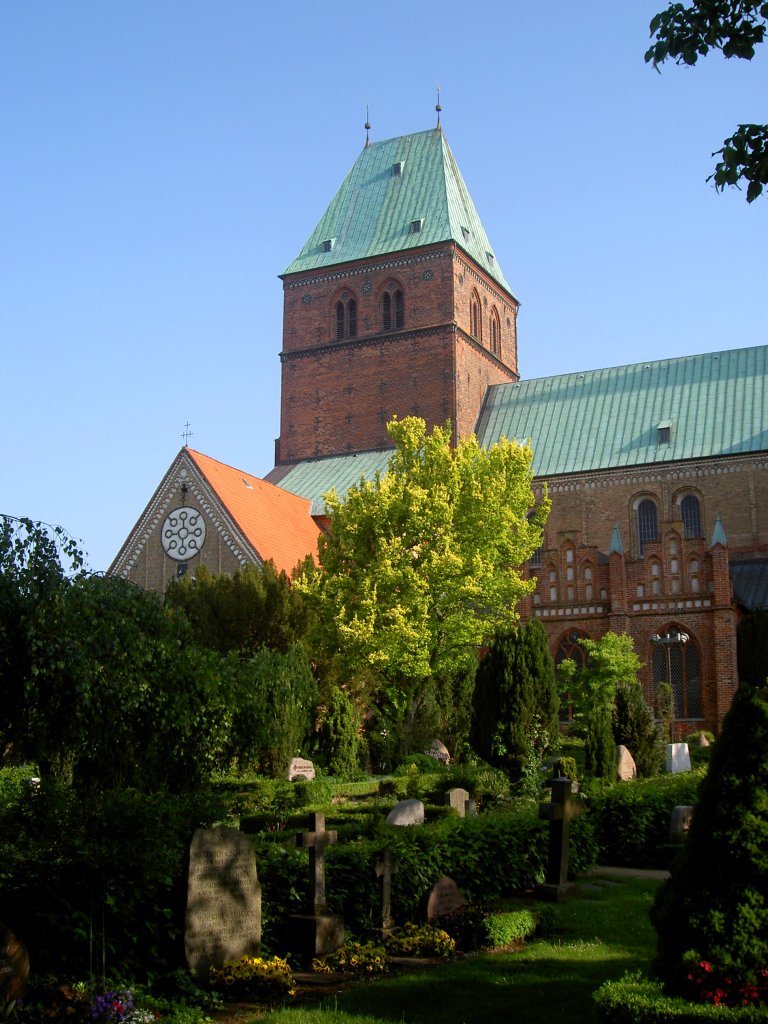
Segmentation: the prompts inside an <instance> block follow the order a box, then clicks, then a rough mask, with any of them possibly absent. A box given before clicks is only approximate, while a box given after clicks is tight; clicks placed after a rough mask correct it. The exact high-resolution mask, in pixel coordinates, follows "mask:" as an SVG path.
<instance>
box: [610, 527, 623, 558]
mask: <svg viewBox="0 0 768 1024" xmlns="http://www.w3.org/2000/svg"><path fill="white" fill-rule="evenodd" d="M608 554H609V555H623V554H624V545H623V544H622V542H621V534H620V533H619V524H618V523H615V524H614V527H613V531H612V532H611V546H610V547H609V549H608Z"/></svg>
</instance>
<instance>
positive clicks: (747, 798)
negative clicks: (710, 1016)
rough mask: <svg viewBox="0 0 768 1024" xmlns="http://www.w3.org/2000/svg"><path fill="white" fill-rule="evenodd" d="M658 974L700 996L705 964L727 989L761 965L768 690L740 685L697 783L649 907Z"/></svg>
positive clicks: (765, 927)
mask: <svg viewBox="0 0 768 1024" xmlns="http://www.w3.org/2000/svg"><path fill="white" fill-rule="evenodd" d="M651 920H652V922H653V924H654V927H655V928H656V931H657V933H658V947H657V956H656V960H655V968H656V971H657V973H658V975H659V977H660V978H661V980H662V981H663V983H664V987H665V989H666V990H667V991H668V992H669V993H671V994H675V995H676V994H681V995H686V996H688V997H689V998H693V999H695V998H697V997H700V995H701V988H700V986H697V985H696V984H695V982H694V980H693V979H692V978H691V977H690V975H691V974H692V972H693V969H694V968H695V967H696V965H698V964H701V963H702V962H706V963H708V964H710V965H711V967H712V970H713V971H714V972H715V973H716V974H719V975H722V976H723V977H726V976H727V977H728V979H729V981H730V984H731V985H732V986H733V988H734V990H739V989H740V988H741V987H743V986H745V985H755V984H757V983H758V982H759V979H760V972H761V971H762V970H763V969H765V968H766V965H768V684H766V683H764V684H763V685H762V686H752V685H749V684H744V683H743V684H742V685H741V686H740V687H739V689H738V691H737V692H736V695H735V696H734V699H733V703H732V704H731V708H730V710H729V712H728V714H727V715H726V717H725V720H724V722H723V727H722V732H721V735H720V738H719V739H718V741H717V743H716V745H715V747H714V749H713V752H712V759H711V762H710V767H709V773H708V774H707V776H706V777H705V778H704V780H703V781H702V783H701V787H700V790H699V798H698V801H697V803H696V811H695V813H694V816H693V822H692V824H691V828H690V831H689V833H688V837H687V840H686V843H685V846H684V848H683V850H682V853H681V855H680V857H679V858H678V860H676V861H675V863H674V865H673V868H672V875H671V877H670V879H669V880H668V881H667V882H666V883H665V884H664V885H663V886H662V888H661V889H660V890H659V892H658V893H657V896H656V900H655V903H654V906H653V908H652V914H651Z"/></svg>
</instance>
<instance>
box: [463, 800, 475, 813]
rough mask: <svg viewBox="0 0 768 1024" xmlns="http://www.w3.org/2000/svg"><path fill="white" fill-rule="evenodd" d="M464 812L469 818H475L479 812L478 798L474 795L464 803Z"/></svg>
mask: <svg viewBox="0 0 768 1024" xmlns="http://www.w3.org/2000/svg"><path fill="white" fill-rule="evenodd" d="M464 813H465V815H466V817H467V818H474V817H475V815H476V814H477V800H475V799H474V797H470V798H469V800H467V802H466V803H465V804H464Z"/></svg>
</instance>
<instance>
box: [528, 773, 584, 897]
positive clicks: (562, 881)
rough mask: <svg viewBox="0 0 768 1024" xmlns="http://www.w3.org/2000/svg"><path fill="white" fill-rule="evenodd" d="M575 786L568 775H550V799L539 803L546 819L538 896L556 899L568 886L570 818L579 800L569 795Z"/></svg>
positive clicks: (573, 793)
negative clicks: (542, 877) (544, 861)
mask: <svg viewBox="0 0 768 1024" xmlns="http://www.w3.org/2000/svg"><path fill="white" fill-rule="evenodd" d="M578 788H579V787H578V783H576V782H571V780H570V779H553V780H552V801H551V803H548V804H539V817H540V818H544V819H545V820H546V821H548V822H549V847H548V853H547V874H546V881H545V882H544V884H543V885H538V886H536V895H537V896H538V897H539V898H541V899H546V900H555V901H556V900H560V899H562V898H563V896H564V895H565V894H566V893H567V892H568V890H569V889H571V888H572V886H571V885H570V884H569V882H568V836H569V832H570V828H571V820H572V819H573V818H576V817H578V815H579V814H581V804H579V803H578V802H577V801H576V800H574V799H573V797H574V795H575V794H576V793H577V792H578Z"/></svg>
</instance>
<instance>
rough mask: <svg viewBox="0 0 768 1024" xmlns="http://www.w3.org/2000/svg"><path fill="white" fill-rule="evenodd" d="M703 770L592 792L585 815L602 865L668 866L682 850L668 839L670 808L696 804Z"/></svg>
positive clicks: (640, 780)
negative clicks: (591, 828)
mask: <svg viewBox="0 0 768 1024" xmlns="http://www.w3.org/2000/svg"><path fill="white" fill-rule="evenodd" d="M703 778H704V772H703V771H701V770H700V771H691V772H681V773H679V774H675V775H672V774H670V775H662V776H659V777H658V778H655V779H637V780H636V781H633V782H623V783H622V784H621V785H620V786H611V787H610V788H609V789H606V790H604V791H603V792H601V793H593V795H592V797H591V798H590V800H589V801H588V802H587V809H588V810H587V813H588V817H589V820H590V821H591V823H592V825H593V828H594V835H595V839H596V841H597V846H598V851H599V852H598V860H599V862H600V863H601V864H611V865H614V866H615V867H633V868H668V867H669V866H670V864H671V863H672V860H673V859H674V857H675V856H676V855H677V853H678V852H679V845H677V844H673V843H672V842H670V838H669V824H670V818H671V815H672V809H673V808H674V807H676V806H677V805H678V804H693V803H695V801H696V795H697V792H698V787H699V785H700V783H701V780H702V779H703Z"/></svg>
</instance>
